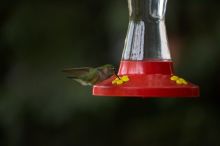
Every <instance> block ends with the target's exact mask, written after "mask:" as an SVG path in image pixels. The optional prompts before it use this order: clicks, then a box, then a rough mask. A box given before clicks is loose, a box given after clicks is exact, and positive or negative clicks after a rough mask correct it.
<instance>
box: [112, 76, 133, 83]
mask: <svg viewBox="0 0 220 146" xmlns="http://www.w3.org/2000/svg"><path fill="white" fill-rule="evenodd" d="M119 78H120V79H119ZM119 78H118V77H117V78H115V79H114V80H113V81H112V84H113V85H114V84H116V85H122V84H124V83H126V82H128V81H129V77H128V76H126V75H124V76H122V77H119Z"/></svg>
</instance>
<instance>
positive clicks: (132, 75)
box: [93, 60, 199, 98]
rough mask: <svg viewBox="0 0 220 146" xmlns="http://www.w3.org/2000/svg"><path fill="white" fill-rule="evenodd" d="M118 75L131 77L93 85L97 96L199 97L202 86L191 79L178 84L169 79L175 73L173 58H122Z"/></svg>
mask: <svg viewBox="0 0 220 146" xmlns="http://www.w3.org/2000/svg"><path fill="white" fill-rule="evenodd" d="M118 75H120V76H122V75H127V76H128V77H129V81H128V82H126V83H124V84H122V85H115V84H114V85H113V84H112V81H113V80H114V79H115V78H116V77H115V76H112V77H111V78H109V79H107V80H105V81H103V82H101V83H98V84H97V85H94V86H93V95H96V96H126V97H141V98H149V97H198V96H199V87H198V86H196V85H194V84H192V83H189V82H188V84H187V85H183V84H182V85H179V84H177V83H176V82H175V81H172V80H170V77H171V76H172V75H173V63H172V62H171V61H149V60H147V61H121V64H120V68H119V72H118Z"/></svg>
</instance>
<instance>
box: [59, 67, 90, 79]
mask: <svg viewBox="0 0 220 146" xmlns="http://www.w3.org/2000/svg"><path fill="white" fill-rule="evenodd" d="M90 70H91V68H90V67H82V68H67V69H64V70H63V72H65V73H66V74H67V77H68V78H79V77H81V76H85V75H86V74H88V73H89V72H90Z"/></svg>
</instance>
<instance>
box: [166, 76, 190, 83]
mask: <svg viewBox="0 0 220 146" xmlns="http://www.w3.org/2000/svg"><path fill="white" fill-rule="evenodd" d="M170 80H171V81H175V82H176V84H178V85H187V84H188V82H187V81H186V80H184V79H183V78H179V77H178V76H172V77H171V78H170Z"/></svg>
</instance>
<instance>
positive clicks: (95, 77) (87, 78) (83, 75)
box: [63, 64, 115, 86]
mask: <svg viewBox="0 0 220 146" xmlns="http://www.w3.org/2000/svg"><path fill="white" fill-rule="evenodd" d="M63 72H65V73H66V74H67V77H68V78H70V79H73V80H75V81H76V82H78V83H80V84H81V85H83V86H87V85H90V86H92V85H94V84H96V83H98V82H101V81H103V80H105V79H107V78H109V77H111V76H112V75H114V74H115V70H114V67H113V66H112V65H110V64H107V65H103V66H101V67H97V68H92V67H82V68H67V69H64V70H63Z"/></svg>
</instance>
